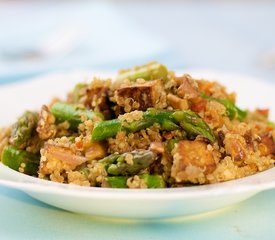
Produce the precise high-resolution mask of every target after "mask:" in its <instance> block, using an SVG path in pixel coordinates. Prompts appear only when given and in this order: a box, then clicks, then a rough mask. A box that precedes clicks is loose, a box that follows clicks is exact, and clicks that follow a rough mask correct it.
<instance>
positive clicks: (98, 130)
mask: <svg viewBox="0 0 275 240" xmlns="http://www.w3.org/2000/svg"><path fill="white" fill-rule="evenodd" d="M121 128H122V123H121V121H120V120H119V119H113V120H107V121H102V122H98V123H97V124H96V125H95V127H94V129H93V132H92V140H93V141H102V140H105V139H107V138H110V137H114V136H116V134H117V133H118V132H120V131H121Z"/></svg>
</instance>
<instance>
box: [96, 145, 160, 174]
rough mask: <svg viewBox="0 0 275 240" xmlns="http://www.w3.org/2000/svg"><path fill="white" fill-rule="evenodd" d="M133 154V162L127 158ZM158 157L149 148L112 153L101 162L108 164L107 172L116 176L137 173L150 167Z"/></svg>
mask: <svg viewBox="0 0 275 240" xmlns="http://www.w3.org/2000/svg"><path fill="white" fill-rule="evenodd" d="M129 155H130V156H131V158H132V163H131V164H130V163H128V162H126V160H125V158H126V157H128V156H129ZM155 159H156V155H155V154H154V153H153V152H151V151H149V150H136V151H132V152H130V153H123V154H112V155H109V156H107V157H105V158H103V159H102V160H100V161H99V162H100V163H102V164H105V165H106V170H107V173H108V174H110V175H115V176H119V175H120V176H125V175H130V176H132V175H135V174H137V173H139V172H140V171H141V170H143V169H145V168H147V167H149V166H150V165H151V164H152V163H153V162H154V161H155Z"/></svg>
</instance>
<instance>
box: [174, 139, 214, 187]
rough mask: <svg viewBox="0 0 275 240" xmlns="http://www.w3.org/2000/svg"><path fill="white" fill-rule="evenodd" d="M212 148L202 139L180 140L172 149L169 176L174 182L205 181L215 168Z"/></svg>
mask: <svg viewBox="0 0 275 240" xmlns="http://www.w3.org/2000/svg"><path fill="white" fill-rule="evenodd" d="M216 165H217V164H216V160H215V156H214V150H213V149H212V148H211V147H210V148H208V147H207V144H206V143H205V142H202V141H188V140H183V141H180V142H179V143H178V144H177V145H176V147H175V148H174V150H173V166H172V171H171V176H172V177H173V178H174V179H175V180H176V182H192V183H205V181H206V179H205V176H206V175H207V174H210V173H212V172H213V171H214V170H215V169H216Z"/></svg>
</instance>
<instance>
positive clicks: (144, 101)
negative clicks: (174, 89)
mask: <svg viewBox="0 0 275 240" xmlns="http://www.w3.org/2000/svg"><path fill="white" fill-rule="evenodd" d="M115 100H116V102H117V104H118V105H119V106H121V107H124V109H125V111H126V112H130V111H131V110H142V111H145V110H146V109H147V108H149V107H156V108H164V107H166V106H167V104H166V95H165V92H164V86H163V83H162V81H161V80H154V81H146V82H145V83H134V84H133V85H129V86H123V87H120V88H118V89H117V90H116V91H115Z"/></svg>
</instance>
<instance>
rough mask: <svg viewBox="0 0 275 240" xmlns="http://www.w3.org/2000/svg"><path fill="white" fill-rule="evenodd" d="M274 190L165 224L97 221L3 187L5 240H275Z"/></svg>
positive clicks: (0, 200) (1, 222)
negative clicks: (233, 204)
mask: <svg viewBox="0 0 275 240" xmlns="http://www.w3.org/2000/svg"><path fill="white" fill-rule="evenodd" d="M274 200H275V191H274V190H273V191H268V192H265V193H261V194H259V195H256V196H255V197H253V198H251V199H250V200H247V201H244V202H242V203H240V204H238V205H235V206H231V207H228V208H226V209H223V210H219V211H216V212H213V213H208V214H203V215H198V216H194V217H186V218H179V219H174V220H162V221H140V222H137V221H126V220H110V219H104V218H97V217H92V216H87V215H80V214H75V213H70V212H66V211H63V210H59V209H56V208H53V207H50V206H47V205H45V204H43V203H40V202H38V201H36V200H34V199H32V198H31V197H29V196H28V195H26V194H25V193H22V192H19V191H15V190H10V189H7V188H4V187H0V203H1V204H0V212H1V218H0V225H1V228H0V238H1V239H100V240H105V239H106V240H110V239H112V240H123V239H125V240H129V239H137V240H138V239H150V240H154V239H155V240H162V239H163V240H167V239H198V240H201V239H211V240H212V239H223V240H232V239H234V240H238V239H249V240H254V239H255V240H259V239H264V240H267V239H270V240H273V239H274V238H275V233H274V227H275V223H274V216H275V201H274Z"/></svg>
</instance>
